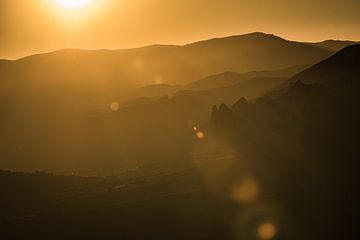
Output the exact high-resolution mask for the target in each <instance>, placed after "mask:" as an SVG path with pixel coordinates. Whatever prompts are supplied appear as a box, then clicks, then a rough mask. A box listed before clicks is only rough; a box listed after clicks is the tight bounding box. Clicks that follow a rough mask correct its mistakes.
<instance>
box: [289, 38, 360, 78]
mask: <svg viewBox="0 0 360 240" xmlns="http://www.w3.org/2000/svg"><path fill="white" fill-rule="evenodd" d="M359 61H360V44H357V45H352V46H348V47H346V48H344V49H343V50H341V51H339V52H338V53H336V54H335V55H334V56H332V57H330V58H328V59H326V60H324V61H322V62H320V63H318V64H316V65H314V66H312V67H310V68H309V69H307V70H305V71H303V72H301V73H299V74H297V75H295V76H294V77H293V78H291V79H290V80H289V81H290V82H296V81H303V82H305V83H315V82H319V83H322V82H326V81H333V80H341V79H348V78H356V77H358V76H359V75H360V69H359Z"/></svg>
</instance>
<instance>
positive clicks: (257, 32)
mask: <svg viewBox="0 0 360 240" xmlns="http://www.w3.org/2000/svg"><path fill="white" fill-rule="evenodd" d="M251 34H263V35H268V36H273V37H277V38H280V39H283V40H285V41H289V42H298V43H309V44H316V43H322V42H326V41H341V42H356V43H360V40H350V39H335V38H330V39H323V40H320V41H299V40H292V39H287V38H284V37H281V36H279V35H275V34H272V33H267V32H259V31H255V32H247V33H242V34H232V35H223V36H217V37H211V38H204V39H200V40H196V41H190V42H188V43H184V44H167V43H153V44H148V45H142V46H138V47H128V48H126V47H125V48H77V47H64V48H58V49H54V50H48V51H40V52H37V53H35V52H34V53H31V54H28V55H23V56H21V57H18V58H1V57H0V61H17V60H21V59H24V58H28V57H32V56H37V55H43V54H51V53H56V52H59V51H64V50H79V51H94V52H95V51H121V50H135V49H141V48H148V47H154V46H173V47H184V46H188V45H192V44H196V43H201V42H205V41H211V40H218V39H226V38H231V37H241V36H247V35H251Z"/></svg>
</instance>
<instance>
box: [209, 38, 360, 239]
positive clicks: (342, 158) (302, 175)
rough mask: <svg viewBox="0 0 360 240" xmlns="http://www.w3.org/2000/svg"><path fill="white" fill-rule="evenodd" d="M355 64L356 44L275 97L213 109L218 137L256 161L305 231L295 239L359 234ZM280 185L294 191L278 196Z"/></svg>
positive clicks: (359, 85)
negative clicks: (229, 141) (224, 137)
mask: <svg viewBox="0 0 360 240" xmlns="http://www.w3.org/2000/svg"><path fill="white" fill-rule="evenodd" d="M359 58H360V45H353V46H349V47H346V48H344V49H343V50H341V51H339V52H338V53H336V54H335V55H334V56H332V57H330V58H328V59H326V60H324V61H322V62H320V63H318V64H316V65H314V66H313V67H311V68H309V69H308V70H305V71H303V72H302V73H300V74H298V75H297V76H295V77H294V78H293V79H291V81H292V84H291V85H290V86H289V87H288V88H287V89H285V90H284V92H282V93H281V94H278V95H277V96H276V97H273V98H260V99H258V100H256V101H255V102H252V103H248V102H246V101H244V100H243V99H242V100H239V101H238V102H237V103H235V104H234V105H233V106H232V107H227V106H226V105H224V104H222V105H221V106H220V108H219V109H218V108H217V107H213V112H212V121H211V122H212V123H213V124H214V125H215V126H216V129H217V132H218V134H219V135H225V136H227V138H228V139H231V141H233V142H234V145H236V146H237V149H238V151H239V152H241V153H242V154H244V155H247V154H248V155H251V156H253V158H251V161H250V160H249V161H248V162H247V164H249V165H250V167H249V166H248V168H249V169H252V172H253V174H254V175H255V176H256V177H257V178H258V179H263V182H264V183H265V182H267V183H269V185H267V187H269V188H270V189H272V191H273V192H272V194H274V196H277V197H275V198H278V200H280V199H282V200H280V201H284V202H283V203H285V202H286V203H285V204H283V205H282V206H283V207H285V208H289V209H292V214H294V215H293V219H294V223H293V224H294V226H295V225H297V226H300V225H301V226H302V230H300V231H299V232H298V233H297V234H295V235H296V236H302V238H303V239H307V238H315V239H326V238H333V239H340V238H342V237H344V236H347V237H349V238H352V237H353V236H355V235H356V229H357V227H356V222H357V210H356V209H357V200H355V198H354V196H355V195H357V190H356V187H354V186H356V184H357V182H358V177H357V175H358V169H359V167H360V165H359V161H358V158H359V154H360V151H359V149H360V145H359V141H358V136H359V134H360V127H359V119H360V101H359V99H358V92H359V89H360V82H359V81H358V80H359V69H360V61H359ZM246 166H247V165H246ZM270 182H271V183H270ZM282 182H286V184H288V185H291V186H292V187H290V188H291V189H290V188H288V189H287V190H284V189H283V190H281V188H282ZM285 192H286V193H285ZM290 195H291V197H290ZM304 196H311V197H310V198H308V197H305V198H304ZM299 199H301V200H299ZM314 212H317V214H314ZM310 218H311V219H312V220H311V221H312V223H309V222H308V219H310ZM315 226H316V227H315ZM329 227H330V228H337V230H336V231H329V230H328V229H329Z"/></svg>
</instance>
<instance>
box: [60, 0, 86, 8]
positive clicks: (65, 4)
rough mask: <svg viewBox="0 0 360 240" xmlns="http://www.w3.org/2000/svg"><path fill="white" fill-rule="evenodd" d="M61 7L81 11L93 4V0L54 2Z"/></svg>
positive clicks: (61, 0)
mask: <svg viewBox="0 0 360 240" xmlns="http://www.w3.org/2000/svg"><path fill="white" fill-rule="evenodd" d="M54 1H55V2H56V3H57V4H58V5H59V6H61V7H63V8H66V9H69V10H75V9H81V8H85V7H87V6H88V5H90V4H91V2H92V1H93V0H54Z"/></svg>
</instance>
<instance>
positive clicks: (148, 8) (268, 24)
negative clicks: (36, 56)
mask: <svg viewBox="0 0 360 240" xmlns="http://www.w3.org/2000/svg"><path fill="white" fill-rule="evenodd" d="M359 12H360V1H359V0H341V1H340V0H196V1H195V0H92V2H91V3H90V4H89V5H88V6H86V7H84V8H80V9H73V10H68V9H64V8H62V7H61V6H60V5H59V4H56V0H0V58H9V59H14V58H19V57H22V56H26V55H29V54H33V53H38V52H47V51H53V50H57V49H60V48H82V49H103V48H109V49H117V48H129V47H138V46H144V45H149V44H154V43H159V44H184V43H188V42H193V41H197V40H202V39H207V38H212V37H221V36H227V35H234V34H243V33H248V32H254V31H262V32H267V33H273V34H276V35H279V36H281V37H284V38H287V39H291V40H300V41H321V40H324V39H329V38H331V39H351V40H360V27H359V26H360V14H359Z"/></svg>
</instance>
